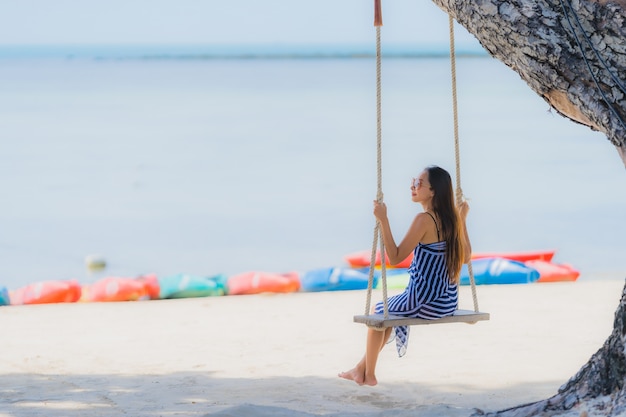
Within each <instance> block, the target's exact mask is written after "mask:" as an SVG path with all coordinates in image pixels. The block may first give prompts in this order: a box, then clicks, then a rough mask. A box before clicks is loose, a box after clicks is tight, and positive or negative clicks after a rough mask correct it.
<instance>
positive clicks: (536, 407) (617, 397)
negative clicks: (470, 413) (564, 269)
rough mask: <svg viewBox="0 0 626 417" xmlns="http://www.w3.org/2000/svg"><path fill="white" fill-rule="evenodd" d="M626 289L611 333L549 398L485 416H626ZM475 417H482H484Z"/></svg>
mask: <svg viewBox="0 0 626 417" xmlns="http://www.w3.org/2000/svg"><path fill="white" fill-rule="evenodd" d="M625 346H626V286H625V287H624V289H623V290H622V299H621V301H620V303H619V307H618V308H617V311H616V312H615V321H614V323H613V332H612V333H611V335H610V336H609V338H608V339H607V340H606V342H604V346H602V348H600V350H598V351H597V352H596V353H595V354H594V355H593V356H592V357H591V359H589V362H587V364H586V365H585V366H583V367H582V369H581V370H580V371H578V373H577V374H576V375H575V376H574V377H572V379H570V380H569V382H567V384H565V385H563V386H562V387H561V388H560V389H559V392H558V393H557V394H556V395H555V396H553V397H552V398H548V399H547V400H542V401H538V402H536V403H532V404H525V405H521V406H518V407H514V408H510V409H507V410H502V411H499V412H496V413H488V414H486V416H488V417H496V416H497V417H529V416H541V417H549V416H558V415H564V414H567V415H568V416H569V415H571V416H586V415H603V416H615V417H617V416H624V415H626V379H625V376H626V354H625V351H624V347H625ZM475 415H481V416H482V415H485V414H483V413H479V414H475Z"/></svg>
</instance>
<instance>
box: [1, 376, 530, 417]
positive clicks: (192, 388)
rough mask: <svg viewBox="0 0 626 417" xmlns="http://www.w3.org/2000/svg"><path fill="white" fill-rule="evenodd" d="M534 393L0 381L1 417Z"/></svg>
mask: <svg viewBox="0 0 626 417" xmlns="http://www.w3.org/2000/svg"><path fill="white" fill-rule="evenodd" d="M536 385H537V384H536V383H529V384H525V386H516V387H510V386H509V387H506V388H505V389H504V388H503V389H501V390H492V391H489V392H484V391H477V390H473V391H472V389H471V387H460V386H459V387H457V388H458V393H457V390H456V389H452V390H451V388H450V387H451V385H447V386H446V387H445V389H443V388H440V387H436V386H432V385H428V384H426V383H416V384H411V385H410V386H406V384H397V383H384V384H379V385H378V386H377V387H373V388H372V387H359V386H357V385H355V384H352V383H350V382H349V381H345V380H342V379H340V378H319V377H308V376H303V377H298V378H294V377H273V378H267V379H254V378H250V379H244V378H218V377H215V376H213V375H211V373H207V372H181V373H172V374H164V375H117V374H110V375H109V374H94V375H42V374H39V375H34V374H6V375H2V376H0V417H6V416H11V417H26V416H28V417H33V416H45V417H85V416H89V417H98V416H121V415H128V416H133V417H144V416H145V417H148V416H150V417H154V416H170V415H181V416H215V417H235V416H236V417H239V416H242V417H243V416H251V417H270V416H279V417H280V416H292V417H314V416H322V415H323V416H328V417H339V416H345V417H353V416H354V417H356V416H365V417H374V416H383V415H384V416H388V415H394V416H400V417H403V416H407V417H408V416H412V417H413V416H416V415H419V416H424V417H429V416H451V417H457V416H469V415H471V414H473V413H475V412H477V411H478V410H480V409H484V410H485V411H493V410H495V409H500V408H505V407H508V406H512V405H515V404H513V403H507V400H506V399H507V397H508V398H510V397H511V393H515V394H519V393H523V392H529V391H532V389H533V388H537V386H536ZM461 392H462V393H461ZM515 398H517V399H518V400H519V396H517V395H516V396H515ZM539 399H540V398H537V400H539ZM508 401H511V400H510V399H509V400H508Z"/></svg>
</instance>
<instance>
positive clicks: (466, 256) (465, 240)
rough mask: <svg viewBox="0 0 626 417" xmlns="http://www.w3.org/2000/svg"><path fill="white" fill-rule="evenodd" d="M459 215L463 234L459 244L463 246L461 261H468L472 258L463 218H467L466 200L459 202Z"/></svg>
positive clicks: (467, 205) (467, 207)
mask: <svg viewBox="0 0 626 417" xmlns="http://www.w3.org/2000/svg"><path fill="white" fill-rule="evenodd" d="M458 210H459V217H460V220H461V229H462V233H463V236H461V245H462V246H463V254H464V257H463V263H465V264H466V263H469V261H470V260H471V259H472V244H471V242H470V239H469V234H468V233H467V225H466V224H465V219H467V213H469V204H467V201H463V202H461V204H460V205H459V207H458Z"/></svg>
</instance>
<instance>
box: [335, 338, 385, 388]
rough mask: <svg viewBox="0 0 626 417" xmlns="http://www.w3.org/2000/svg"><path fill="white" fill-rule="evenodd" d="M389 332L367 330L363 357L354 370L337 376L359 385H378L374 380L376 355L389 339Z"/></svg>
mask: <svg viewBox="0 0 626 417" xmlns="http://www.w3.org/2000/svg"><path fill="white" fill-rule="evenodd" d="M391 331H392V328H391V327H389V328H387V329H385V330H384V331H380V330H373V329H367V343H366V346H365V356H363V358H362V359H361V360H360V361H359V363H357V364H356V366H355V367H354V368H352V369H351V370H349V371H347V372H341V373H340V374H339V376H340V377H341V378H345V379H349V380H351V381H354V382H356V383H357V384H359V385H371V386H374V385H376V384H377V383H378V381H377V380H376V363H377V362H378V354H379V353H380V351H381V350H382V349H383V347H385V342H386V341H387V340H388V339H389V335H391Z"/></svg>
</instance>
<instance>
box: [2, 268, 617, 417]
mask: <svg viewBox="0 0 626 417" xmlns="http://www.w3.org/2000/svg"><path fill="white" fill-rule="evenodd" d="M622 287H623V281H622V280H606V281H604V280H597V281H595V280H594V281H579V282H575V283H552V284H547V283H546V284H525V285H492V286H479V287H478V288H477V289H478V298H479V305H480V309H481V311H486V312H489V313H490V314H491V320H490V321H489V322H481V323H478V324H476V325H467V324H446V325H436V326H414V327H412V329H411V336H410V343H409V348H408V351H407V354H406V356H405V357H403V358H397V354H396V352H395V349H393V348H392V347H390V346H387V347H386V348H385V349H384V350H383V352H382V353H381V356H380V362H379V367H378V372H377V377H378V380H379V384H378V385H377V386H376V387H359V386H357V385H356V384H354V383H352V382H350V381H346V380H343V379H341V378H338V377H337V376H336V375H337V373H338V372H340V371H343V370H346V369H349V368H350V367H352V366H353V365H354V363H356V361H357V360H358V359H359V357H360V355H361V354H362V353H363V348H364V343H365V327H364V326H362V325H359V324H355V323H353V322H352V316H353V315H355V314H362V312H363V309H364V303H365V291H343V292H324V293H291V294H261V295H248V296H231V297H209V298H196V299H180V300H153V301H139V302H123V303H78V304H52V305H32V306H12V307H9V308H0V321H1V322H2V324H3V328H4V329H5V338H4V339H5V342H3V345H4V346H3V357H4V360H3V361H2V364H1V365H0V375H1V376H0V391H1V392H2V393H3V395H2V396H1V397H0V409H1V410H4V411H0V416H1V417H5V416H29V417H30V416H38V415H42V416H43V415H45V416H51V417H56V416H59V417H60V416H79V415H85V413H89V415H90V416H114V415H120V414H128V415H133V416H138V417H142V416H153V415H170V414H176V413H180V414H182V415H186V416H204V415H216V416H229V415H250V416H255V417H259V416H266V415H267V416H269V415H273V416H276V415H277V416H282V415H284V416H293V415H296V416H299V415H302V416H311V415H315V416H316V415H331V416H352V415H357V414H358V415H365V416H368V415H371V416H374V415H380V413H382V412H385V413H387V412H391V411H392V412H393V414H394V415H399V416H405V415H406V416H409V415H411V416H414V415H415V413H416V411H418V412H419V415H421V416H437V415H442V414H443V415H450V416H457V415H458V416H466V415H470V414H472V413H473V412H474V411H475V410H477V409H480V410H484V411H495V410H499V409H503V408H507V407H511V406H515V405H519V404H523V403H527V402H532V401H537V400H540V399H544V398H547V397H549V396H552V395H553V394H555V393H556V391H557V390H558V388H559V387H560V386H561V385H562V384H563V383H565V382H566V381H567V380H568V379H569V378H570V377H571V376H573V375H574V374H575V373H576V372H577V371H578V370H579V369H580V367H581V366H582V365H584V363H585V362H586V361H587V360H588V359H589V357H590V356H591V355H592V354H593V353H595V352H596V351H597V350H598V349H599V348H600V347H601V346H602V343H604V340H605V339H606V338H607V337H608V335H609V334H610V332H611V331H612V324H613V314H614V311H615V309H616V308H617V305H618V303H619V299H620V297H621V290H622ZM390 294H391V292H390ZM380 296H381V292H380V291H379V290H376V291H374V293H373V295H372V300H377V299H379V298H380ZM470 306H471V293H470V288H468V287H461V302H460V307H461V308H468V307H470ZM470 308H471V307H470Z"/></svg>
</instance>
